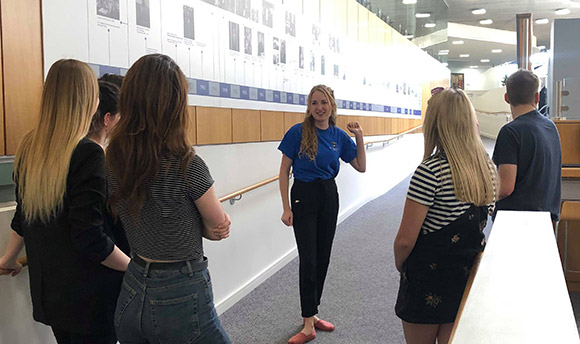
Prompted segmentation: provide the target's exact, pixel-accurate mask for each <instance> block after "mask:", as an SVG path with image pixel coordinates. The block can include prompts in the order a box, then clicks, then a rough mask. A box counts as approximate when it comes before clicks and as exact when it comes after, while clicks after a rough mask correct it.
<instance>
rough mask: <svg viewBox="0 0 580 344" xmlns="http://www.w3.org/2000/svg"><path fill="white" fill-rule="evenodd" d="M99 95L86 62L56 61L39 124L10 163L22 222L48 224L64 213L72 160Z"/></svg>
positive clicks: (49, 75) (45, 88)
mask: <svg viewBox="0 0 580 344" xmlns="http://www.w3.org/2000/svg"><path fill="white" fill-rule="evenodd" d="M98 97H99V86H98V84H97V78H96V76H95V74H94V73H93V71H92V70H91V68H90V67H89V66H88V65H87V64H86V63H84V62H80V61H77V60H72V59H71V60H59V61H57V62H55V63H54V64H53V65H52V67H50V70H49V71H48V75H47V76H46V81H45V83H44V88H43V91H42V102H41V107H40V116H39V120H38V123H37V125H36V127H35V128H34V129H33V130H32V131H30V132H29V133H27V134H26V135H25V136H24V138H23V139H22V142H21V143H20V146H19V147H18V149H17V151H16V157H15V160H14V181H15V182H16V184H17V185H18V198H19V199H20V200H21V204H22V212H23V214H24V220H25V221H26V222H28V223H30V222H32V221H36V220H40V221H41V222H42V223H48V222H49V221H50V220H51V219H52V218H54V217H55V216H57V215H58V214H59V212H60V211H61V210H62V206H63V199H64V194H65V191H66V179H67V175H68V171H69V164H70V160H71V157H72V154H73V151H74V149H75V147H76V146H77V144H78V143H79V141H80V140H81V139H82V138H83V137H84V136H85V135H86V134H87V132H88V130H89V126H90V124H91V117H92V115H93V113H94V112H95V110H96V107H97V102H98Z"/></svg>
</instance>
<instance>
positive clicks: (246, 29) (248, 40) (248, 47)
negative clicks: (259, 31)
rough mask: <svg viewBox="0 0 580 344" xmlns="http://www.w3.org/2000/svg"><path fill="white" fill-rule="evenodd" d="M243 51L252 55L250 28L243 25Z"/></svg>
mask: <svg viewBox="0 0 580 344" xmlns="http://www.w3.org/2000/svg"><path fill="white" fill-rule="evenodd" d="M244 52H245V53H246V54H248V55H252V29H251V28H249V27H244Z"/></svg>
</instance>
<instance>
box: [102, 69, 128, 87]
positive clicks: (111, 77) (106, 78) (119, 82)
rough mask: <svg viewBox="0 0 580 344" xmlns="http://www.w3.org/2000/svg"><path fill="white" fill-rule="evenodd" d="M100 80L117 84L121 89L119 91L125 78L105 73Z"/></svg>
mask: <svg viewBox="0 0 580 344" xmlns="http://www.w3.org/2000/svg"><path fill="white" fill-rule="evenodd" d="M99 80H102V81H107V82H110V83H112V84H115V85H117V87H119V89H121V85H122V84H123V77H122V76H121V75H117V74H111V73H105V74H103V76H102V77H100V78H99Z"/></svg>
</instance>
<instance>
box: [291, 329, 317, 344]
mask: <svg viewBox="0 0 580 344" xmlns="http://www.w3.org/2000/svg"><path fill="white" fill-rule="evenodd" d="M314 338H316V331H314V330H312V333H311V334H304V333H303V332H298V334H297V335H295V336H294V337H292V338H290V340H289V341H288V344H304V343H306V342H309V341H311V340H313V339H314Z"/></svg>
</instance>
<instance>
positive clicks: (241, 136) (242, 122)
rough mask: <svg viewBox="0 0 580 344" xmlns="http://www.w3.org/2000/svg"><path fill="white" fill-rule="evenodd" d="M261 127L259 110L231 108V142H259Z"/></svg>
mask: <svg viewBox="0 0 580 344" xmlns="http://www.w3.org/2000/svg"><path fill="white" fill-rule="evenodd" d="M261 129H262V125H261V115H260V110H242V109H232V141H233V142H260V141H261V134H260V132H261Z"/></svg>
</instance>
